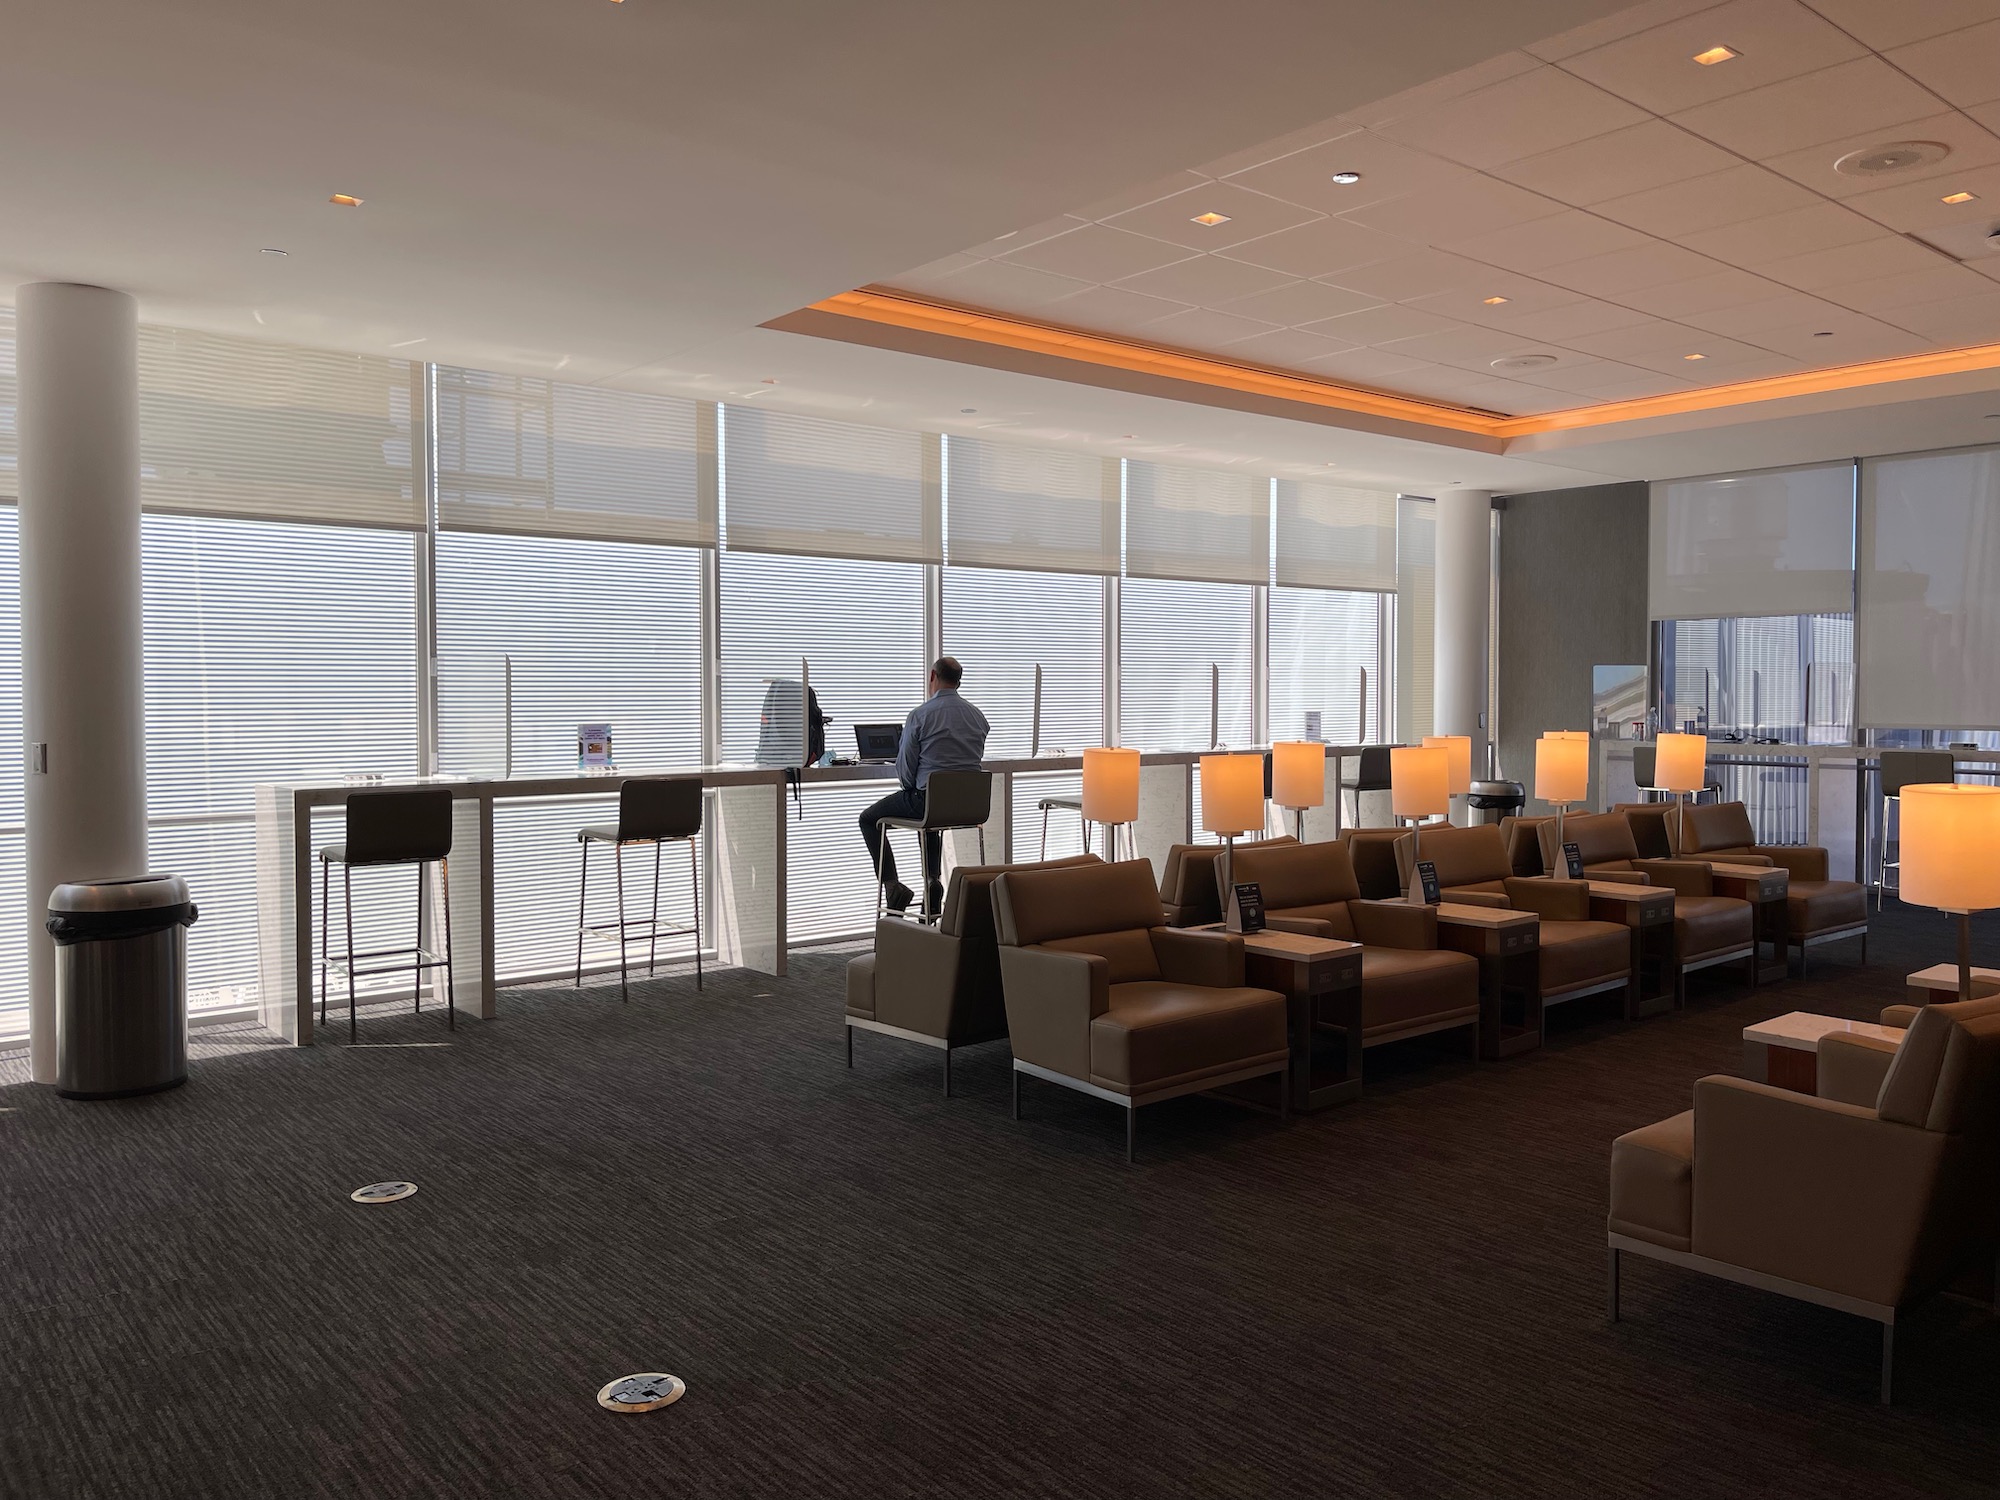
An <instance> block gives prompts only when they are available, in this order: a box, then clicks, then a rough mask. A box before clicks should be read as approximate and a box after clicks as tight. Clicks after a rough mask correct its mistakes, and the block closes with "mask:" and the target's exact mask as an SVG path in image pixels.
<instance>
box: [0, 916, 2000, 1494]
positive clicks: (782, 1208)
mask: <svg viewBox="0 0 2000 1500" xmlns="http://www.w3.org/2000/svg"><path fill="white" fill-rule="evenodd" d="M1978 943H1979V949H1978V953H1979V956H1980V957H1981V958H1982V959H1985V960H1987V961H1991V959H1992V958H1994V957H2000V929H1996V928H1991V927H1988V928H1983V929H1982V931H1981V933H1980V936H1979V938H1978ZM1950 952H1951V938H1950V932H1949V929H1948V928H1947V927H1946V925H1945V923H1944V920H1943V919H1942V918H1940V917H1937V916H1936V915H1934V914H1929V913H1918V912H1912V911H1897V910H1894V909H1892V910H1891V912H1890V913H1889V914H1888V915H1887V916H1886V917H1885V918H1884V919H1882V920H1881V921H1880V923H1879V924H1878V927H1877V933H1876V937H1875V940H1874V942H1873V943H1872V945H1871V949H1870V956H1871V959H1872V962H1871V964H1870V965H1869V966H1868V967H1867V968H1865V969H1864V968H1861V967H1860V966H1859V965H1858V963H1857V958H1858V955H1857V953H1856V949H1855V945H1852V944H1849V945H1844V946H1842V947H1838V948H1830V949H1823V950H1820V953H1821V954H1822V955H1824V956H1821V957H1817V958H1816V959H1815V962H1814V970H1813V975H1812V977H1811V978H1810V979H1809V980H1806V981H1792V982H1788V983H1786V984H1783V985H1780V986H1774V987H1767V988H1765V989H1762V990H1757V991H1751V990H1748V989H1745V988H1742V987H1741V985H1740V982H1739V981H1738V980H1737V979H1735V978H1734V977H1732V976H1729V975H1727V974H1720V973H1715V972H1711V973H1709V974H1707V975H1702V976H1697V977H1696V980H1695V983H1694V989H1693V994H1692V998H1691V1003H1690V1005H1689V1007H1688V1008H1687V1009H1686V1010H1684V1011H1681V1012H1678V1013H1676V1014H1673V1015H1670V1016H1665V1017H1661V1018H1658V1019H1654V1020H1650V1021H1645V1022H1640V1023H1638V1024H1634V1025H1629V1026H1628V1025H1624V1024H1622V1023H1619V1022H1617V1021H1615V1020H1614V1019H1612V1017H1611V1014H1610V1012H1609V1011H1608V1009H1606V1008H1602V1007H1597V1006H1595V1005H1594V1003H1593V1002H1582V1003H1579V1004H1578V1005H1574V1006H1570V1007H1566V1008H1564V1009H1562V1010H1558V1011H1556V1012H1554V1013H1552V1015H1553V1020H1552V1027H1551V1036H1550V1041H1549V1045H1548V1046H1546V1047H1545V1048H1543V1049H1542V1050H1540V1051H1538V1052H1534V1053H1530V1054H1527V1055H1525V1056H1523V1057H1520V1058H1516V1059H1511V1060H1509V1061H1507V1062H1503V1063H1487V1064H1480V1065H1477V1066H1474V1065H1472V1064H1471V1063H1470V1062H1468V1061H1467V1060H1466V1058H1465V1057H1464V1055H1463V1050H1462V1048H1461V1047H1460V1046H1459V1045H1458V1043H1457V1042H1456V1041H1452V1042H1450V1043H1448V1044H1447V1045H1445V1046H1429V1045H1426V1044H1424V1043H1423V1042H1416V1043H1410V1044H1405V1045H1400V1046H1396V1047H1390V1048H1383V1049H1377V1050H1376V1051H1375V1052H1373V1053H1371V1054H1370V1067H1371V1074H1372V1077H1371V1088H1370V1091H1369V1093H1368V1096H1367V1097H1366V1098H1365V1099H1363V1100H1362V1101H1361V1102H1359V1103H1357V1104H1354V1105H1350V1106H1347V1107H1345V1108H1342V1109H1338V1110H1334V1111H1331V1112H1328V1113H1325V1114H1321V1115H1317V1116H1313V1117H1311V1118H1308V1119H1304V1120H1296V1121H1293V1122H1292V1123H1290V1124H1289V1125H1286V1124H1283V1123H1281V1122H1280V1121H1278V1120H1277V1119H1275V1118H1272V1117H1268V1116H1262V1115H1258V1114H1254V1113H1251V1112H1249V1111H1245V1110H1241V1109H1238V1108H1235V1107H1232V1106H1230V1105H1228V1104H1226V1103H1223V1102H1220V1101H1215V1100H1208V1099H1199V1098H1191V1099H1186V1100H1180V1101H1175V1102H1173V1103H1170V1104H1167V1105H1162V1106H1158V1107H1156V1108H1155V1109H1153V1110H1150V1111H1148V1112H1147V1113H1146V1115H1145V1116H1143V1117H1142V1121H1141V1133H1140V1159H1139V1162H1138V1164H1137V1165H1136V1166H1134V1167H1127V1166H1126V1165H1125V1163H1124V1160H1123V1153H1122V1145H1123V1122H1122V1117H1121V1115H1120V1113H1119V1112H1118V1111H1117V1110H1115V1109H1113V1108H1111V1107H1110V1106H1107V1105H1103V1104H1100V1103H1097V1102H1095V1101H1092V1100H1089V1099H1086V1098H1083V1097H1082V1096H1080V1095H1076V1094H1073V1093H1069V1092H1067V1091H1063V1090H1058V1089H1056V1088H1054V1087H1051V1086H1048V1085H1038V1084H1032V1083H1031V1084H1030V1085H1029V1087H1028V1088H1027V1090H1026V1100H1025V1106H1026V1107H1025V1118H1024V1119H1023V1120H1022V1121H1021V1122H1020V1123H1018V1124H1016V1123H1014V1122H1013V1121H1011V1120H1010V1119H1009V1118H1008V1113H1007V1094H1008V1067H1007V1052H1006V1048H1005V1046H1004V1044H1002V1045H998V1046H991V1047H986V1048H981V1049H977V1050H975V1051H972V1052H969V1053H966V1054H962V1056H961V1060H960V1062H959V1064H958V1065H957V1069H956V1072H957V1080H956V1081H957V1087H958V1097H955V1098H953V1099H951V1100H949V1101H947V1100H944V1099H942V1098H941V1097H940V1095H939V1089H938V1065H937V1055H936V1054H935V1053H933V1052H930V1051H928V1050H925V1049H921V1048H917V1047H914V1046H910V1045H908V1044H904V1043H899V1042H896V1041H894V1040H892V1039H889V1038H885V1037H879V1036H872V1035H865V1034H864V1035H862V1036H860V1037H858V1038H857V1041H856V1046H855V1053H856V1057H855V1066H854V1069H853V1071H851V1072H850V1071H849V1070H848V1069H847V1068H846V1067H844V1066H843V1065H842V1028H841V1025H840V1009H841V1007H840V998H839V997H840V982H841V965H842V963H843V962H844V955H839V954H801V955H799V956H797V957H796V958H795V960H794V964H793V972H792V974H791V976H790V977H789V978H788V979H785V980H772V979H769V978H766V977H763V976H759V975H752V974H747V973H740V972H727V971H725V972H722V973H711V974H710V976H709V983H708V989H707V992H706V993H705V994H697V993H696V992H695V989H694V985H693V982H692V978H691V977H686V976H679V975H676V976H673V977H662V978H661V979H659V980H657V981H654V982H651V983H648V984H646V985H643V986H639V985H635V986H634V988H633V992H632V1001H631V1003H630V1005H629V1006H628V1005H621V1004H620V1003H619V1000H618V992H617V988H616V986H615V985H613V986H610V987H603V986H597V987H588V988H586V989H585V990H583V991H581V992H578V991H573V990H561V989H540V990H521V991H510V992H507V993H505V994H504V995H503V997H502V1014H501V1017H500V1019H498V1020H496V1021H493V1022H489V1023H486V1024H483V1025H481V1024H463V1025H461V1026H460V1028H459V1030H458V1031H457V1033H456V1034H455V1035H452V1034H448V1033H447V1032H446V1031H445V1028H444V1017H443V1016H442V1014H439V1013H430V1012H427V1013H425V1014H424V1015H422V1016H411V1015H409V1014H408V1013H406V1012H405V1013H397V1012H394V1011H383V1012H381V1013H378V1014H376V1015H373V1016H368V1015H364V1018H363V1031H362V1040H363V1041H364V1042H365V1043H367V1044H368V1045H364V1046H360V1047H350V1046H348V1045H345V1043H344V1040H341V1039H340V1038H341V1036H342V1035H343V1033H342V1031H341V1030H340V1029H336V1040H335V1042H334V1043H333V1044H331V1045H322V1046H319V1047H316V1048H312V1049H310V1050H305V1051H297V1050H292V1049H287V1048H282V1047H277V1046H274V1045H271V1044H270V1043H269V1041H268V1039H264V1038H263V1037H262V1034H261V1033H254V1032H248V1031H243V1032H227V1033H215V1032H210V1033H201V1034H200V1035H201V1037H202V1040H201V1043H200V1046H199V1048H198V1052H199V1056H198V1057H197V1060H196V1066H195V1069H194V1073H193V1078H192V1081H191V1082H190V1083H189V1085H188V1086H187V1087H186V1088H184V1089H180V1090H176V1091H174V1092H171V1093H168V1094H162V1095H156V1096H153V1097H150V1098H144V1099H137V1100H131V1101H122V1102H114V1103H92V1104H83V1103H75V1102H71V1101H66V1100H63V1099H60V1098H57V1097H56V1096H55V1095H54V1094H53V1092H52V1091H49V1090H46V1089H42V1088H38V1087H35V1086H33V1085H31V1084H27V1083H24V1082H19V1081H14V1082H11V1083H6V1084H5V1085H4V1086H0V1347H4V1349H5V1358H4V1361H0V1494H4V1495H6V1496H10V1497H11V1496H34V1497H62V1500H85V1497H114V1496H116V1497H126V1496H133V1497H138V1496H145V1497H179V1496H200V1497H206V1500H223V1497H237V1496H241V1497H260V1500H262V1497H276V1496H283V1497H307V1496H370V1497H384V1496H459V1495H466V1496H475V1495H480V1496H483V1495H498V1496H524V1497H562V1500H569V1497H600V1496H602V1497H625V1496H640V1495H646V1496H652V1495H658V1496H696V1497H734V1496H745V1497H749V1496H757V1497H806V1496H811V1497H847V1496H853V1497H868V1500H883V1497H894V1496H1021V1497H1067V1496H1078V1497H1093V1500H1102V1497H1123V1496H1135V1497H1136V1496H1146V1497H1153V1496H1180V1495H1186V1496H1202V1497H1264V1496H1278V1495H1285V1496H1335V1495H1368V1496H1398V1497H1401V1496H1411V1497H1416V1496H1424V1497H1436V1496H1517V1495H1518V1496H1542V1497H1547V1496H1568V1495H1588V1496H1621V1497H1628V1496H1662V1497H1667V1496H1672V1497H1688V1496H1710V1495H1713V1496H1736V1495H1759V1496H1800V1497H1814V1500H1830V1497H1846V1496H1855V1497H1863V1496H1865V1497H1870V1500H1896V1497H1915V1496H1971V1495H1984V1494H2000V1425H1996V1424H1995V1422H1994V1420H1993V1413H1994V1411H1995V1410H1996V1407H1997V1406H2000V1321H1996V1320H1995V1319H1994V1318H1993V1317H1992V1316H1991V1314H1990V1313H1989V1312H1988V1311H1986V1310H1985V1309H1983V1308H1981V1307H1979V1306H1976V1305H1973V1304H1969V1303H1965V1302H1960V1301H1955V1300H1951V1299H1940V1300H1937V1301H1935V1302H1933V1303H1931V1304H1929V1305H1927V1306H1926V1307H1925V1308H1924V1309H1923V1310H1922V1311H1921V1312H1920V1313H1918V1314H1917V1315H1916V1316H1915V1317H1914V1318H1913V1319H1912V1320H1911V1321H1910V1323H1909V1324H1908V1325H1907V1330H1906V1332H1905V1333H1904V1334H1903V1335H1902V1336H1901V1338H1900V1341H1899V1345H1900V1355H1901V1363H1900V1370H1899V1383H1898V1405H1897V1406H1896V1407H1894V1408H1893V1409H1890V1410H1887V1411H1884V1410H1882V1409H1880V1408H1878V1407H1877V1405H1876V1404H1875V1379H1876V1371H1877V1357H1878V1348H1879V1345H1878V1335H1877V1330H1876V1328H1875V1326H1874V1325H1872V1324H1868V1323H1864V1322H1861V1321H1859V1320H1856V1319H1851V1318H1847V1317H1844V1316H1841V1315H1839V1314H1837V1313H1833V1312H1829V1311H1825V1310H1822V1309H1818V1308H1813V1307H1808V1306H1803V1305H1800V1304H1797V1303H1792V1302H1787V1301H1784V1300H1782V1299H1779V1298H1777V1297H1773V1296H1768V1295H1764V1294H1761V1293H1758V1292H1754V1291H1750V1290H1747V1289H1744V1288H1740V1287H1734V1286H1728V1285H1723V1284H1720V1283H1716V1282H1713V1281H1708V1280H1705V1279H1700V1278H1695V1277H1690V1276H1686V1275H1683V1274H1681V1273H1678V1272H1675V1271H1673V1270H1670V1269H1668V1268H1666V1267H1661V1266H1655V1265H1648V1264H1643V1263H1640V1264H1629V1265H1628V1270H1627V1275H1626V1286H1625V1307H1626V1321H1625V1322H1623V1323H1621V1324H1619V1325H1616V1326H1613V1325H1610V1324H1608V1323H1607V1322H1606V1321H1605V1317H1604V1284H1603V1274H1604V1265H1603V1262H1604V1250H1603V1221H1604V1199H1605V1172H1606V1162H1607V1156H1608V1150H1609V1145H1610V1142H1611V1139H1612V1137H1613V1136H1615V1135H1617V1134H1618V1133H1619V1132H1620V1131H1623V1130H1626V1129H1629V1128H1631V1127H1632V1126H1635V1125H1640V1124H1643V1123H1645V1122H1647V1121H1650V1120H1654V1119H1658V1118H1660V1117H1661V1116H1663V1115H1666V1114H1670V1113H1672V1112H1674V1111H1677V1110H1679V1109H1682V1108H1685V1107H1686V1105H1687V1102H1688V1098H1689V1087H1690V1085H1691V1083H1692V1082H1693V1080H1694V1079H1695V1078H1697V1077H1699V1076H1701V1075H1702V1074H1704V1073H1710V1072H1734V1071H1736V1070H1737V1069H1738V1067H1739V1064H1740V1045H1739V1036H1740V1033H1741V1030H1742V1028H1743V1026H1744V1025H1745V1024H1747V1023H1749V1022H1752V1021H1755V1020H1759V1019H1762V1018H1764V1017H1767V1016H1770V1015H1773V1014H1777V1013H1780V1012H1782V1011H1787V1010H1794V1009H1808V1010H1819V1011H1828V1012H1834V1013H1840V1014H1846V1015H1852V1016H1862V1017H1867V1016H1872V1015H1873V1013H1874V1012H1875V1011H1876V1010H1877V1009H1878V1008H1879V1006H1880V1005H1881V1004H1883V1003H1885V1002H1886V1001H1891V1000H1894V999H1896V998H1899V995H1900V988H1901V976H1902V975H1903V974H1904V973H1906V972H1908V971H1909V970H1911V969H1914V968H1917V967H1921V966H1922V965H1924V964H1926V963H1929V962H1933V961H1935V960H1937V959H1940V958H1944V957H1948V956H1949V954H1950ZM0 1067H11V1069H12V1071H11V1073H7V1074H5V1075H0V1076H5V1077H8V1078H11V1079H14V1080H19V1079H20V1078H21V1076H22V1074H21V1069H20V1064H19V1062H18V1060H16V1061H14V1062H13V1063H11V1064H6V1063H4V1062H0ZM389 1177H408V1178H410V1179H411V1180H414V1181H415V1182H417V1183H418V1184H419V1186H420V1191H419V1192H418V1194H417V1195H416V1196H415V1197H414V1198H411V1199H408V1200H407V1201H405V1202H402V1203H399V1204H395V1205H390V1206H383V1207H370V1208H364V1207H359V1206H356V1205H354V1204H351V1203H350V1202H349V1201H348V1197H347V1195H348V1193H349V1192H350V1190H352V1189H353V1188H355V1187H357V1186H359V1185H361V1184H363V1183H367V1182H372V1181H376V1180H379V1179H383V1178H389ZM643 1370H668V1371H672V1372H674V1373H676V1374H679V1375H681V1376H682V1377H683V1378H685V1379H686V1380H687V1382H688V1394H687V1395H686V1397H685V1398H684V1399H683V1400H682V1401H681V1402H680V1403H679V1404H678V1405H676V1406H674V1407H672V1408H670V1409H667V1410H665V1411H661V1412H658V1413H654V1414H651V1415H647V1416H614V1415H612V1414H610V1413H607V1412H604V1411H602V1410H600V1409H599V1408H598V1407H597V1406H596V1405H595V1402H594V1395H595V1392H596V1391H597V1389H598V1387H599V1386H601V1385H603V1384H604V1383H605V1382H606V1381H608V1380H610V1379H612V1378H614V1377H616V1376H619V1375H623V1374H627V1373H630V1372H634V1371H643Z"/></svg>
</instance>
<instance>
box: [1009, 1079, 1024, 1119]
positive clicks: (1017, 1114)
mask: <svg viewBox="0 0 2000 1500" xmlns="http://www.w3.org/2000/svg"><path fill="white" fill-rule="evenodd" d="M1008 1071H1010V1072H1011V1073H1012V1074H1013V1075H1014V1108H1013V1114H1014V1118H1015V1119H1017V1120H1018V1119H1020V1118H1021V1070H1020V1069H1019V1068H1011V1069H1009V1070H1008Z"/></svg>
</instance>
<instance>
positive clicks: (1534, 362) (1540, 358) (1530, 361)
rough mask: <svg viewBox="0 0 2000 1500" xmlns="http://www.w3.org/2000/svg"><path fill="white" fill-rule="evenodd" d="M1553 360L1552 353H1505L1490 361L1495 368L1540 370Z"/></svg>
mask: <svg viewBox="0 0 2000 1500" xmlns="http://www.w3.org/2000/svg"><path fill="white" fill-rule="evenodd" d="M1555 362H1556V357H1555V356H1554V355H1553V354H1507V355H1502V356H1501V357H1500V358H1499V359H1496V360H1493V361H1491V362H1490V363H1491V365H1492V367H1493V368H1494V369H1496V370H1540V369H1545V368H1547V367H1548V366H1549V365H1552V364H1554V363H1555Z"/></svg>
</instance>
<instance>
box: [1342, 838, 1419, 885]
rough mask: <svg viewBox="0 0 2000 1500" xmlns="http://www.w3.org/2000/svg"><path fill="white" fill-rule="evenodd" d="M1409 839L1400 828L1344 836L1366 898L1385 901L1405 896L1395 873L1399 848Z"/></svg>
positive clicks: (1399, 879)
mask: <svg viewBox="0 0 2000 1500" xmlns="http://www.w3.org/2000/svg"><path fill="white" fill-rule="evenodd" d="M1407 837H1408V835H1407V834H1405V833H1404V832H1403V831H1402V830H1401V829H1399V828H1351V829H1349V830H1348V831H1347V832H1346V833H1343V834H1342V835H1341V839H1342V841H1343V842H1345V843H1346V845H1347V854H1348V858H1349V859H1350V860H1351V861H1352V862H1353V865H1354V883H1355V886H1356V888H1357V889H1359V891H1360V892H1361V894H1362V896H1363V897H1365V898H1366V899H1368V900H1370V901H1386V900H1388V899H1389V898H1390V897H1392V896H1400V895H1402V894H1403V881H1402V879H1401V878H1400V877H1399V876H1398V874H1397V872H1396V846H1397V844H1398V842H1399V841H1401V840H1402V839H1404V838H1407Z"/></svg>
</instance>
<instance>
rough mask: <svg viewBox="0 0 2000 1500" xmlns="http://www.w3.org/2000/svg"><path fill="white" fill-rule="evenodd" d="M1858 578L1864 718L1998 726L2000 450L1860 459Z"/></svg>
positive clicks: (1878, 725) (1906, 724) (1912, 724)
mask: <svg viewBox="0 0 2000 1500" xmlns="http://www.w3.org/2000/svg"><path fill="white" fill-rule="evenodd" d="M1856 582H1857V589H1856V595H1857V599H1856V607H1855V617H1854V651H1855V675H1856V681H1857V685H1858V698H1857V703H1856V709H1857V717H1858V719H1859V721H1860V723H1861V724H1862V725H1864V726H1865V727H1868V728H1871V729H1901V728H1909V729H1929V728H1944V729H1993V728H2000V670H1996V663H2000V449H1995V448H1978V449H1965V450H1959V451H1955V452H1949V453H1918V454H1910V455H1907V456H1902V457H1897V458H1882V459H1870V460H1868V461H1867V462H1865V463H1864V464H1863V465H1862V468H1861V558H1860V568H1859V570H1858V573H1857V578H1856Z"/></svg>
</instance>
